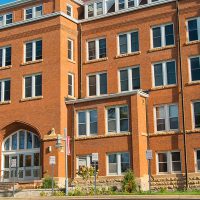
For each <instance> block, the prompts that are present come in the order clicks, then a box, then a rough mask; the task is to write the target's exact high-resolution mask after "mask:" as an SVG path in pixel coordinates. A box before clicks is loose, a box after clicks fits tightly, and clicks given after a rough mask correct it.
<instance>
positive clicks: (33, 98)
mask: <svg viewBox="0 0 200 200" xmlns="http://www.w3.org/2000/svg"><path fill="white" fill-rule="evenodd" d="M40 99H43V96H38V97H29V98H24V99H21V102H25V101H33V100H40Z"/></svg>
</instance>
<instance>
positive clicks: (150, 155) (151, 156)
mask: <svg viewBox="0 0 200 200" xmlns="http://www.w3.org/2000/svg"><path fill="white" fill-rule="evenodd" d="M146 159H147V160H152V159H153V153H152V150H147V151H146Z"/></svg>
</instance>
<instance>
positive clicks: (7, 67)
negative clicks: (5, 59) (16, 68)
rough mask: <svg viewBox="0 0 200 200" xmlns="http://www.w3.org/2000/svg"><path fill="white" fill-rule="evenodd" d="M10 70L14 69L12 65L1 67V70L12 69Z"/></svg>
mask: <svg viewBox="0 0 200 200" xmlns="http://www.w3.org/2000/svg"><path fill="white" fill-rule="evenodd" d="M10 68H12V65H8V66H4V67H0V70H5V69H10Z"/></svg>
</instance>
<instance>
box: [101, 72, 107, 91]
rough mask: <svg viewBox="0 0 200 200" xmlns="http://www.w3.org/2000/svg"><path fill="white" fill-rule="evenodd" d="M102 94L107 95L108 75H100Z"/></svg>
mask: <svg viewBox="0 0 200 200" xmlns="http://www.w3.org/2000/svg"><path fill="white" fill-rule="evenodd" d="M100 94H107V73H104V74H100Z"/></svg>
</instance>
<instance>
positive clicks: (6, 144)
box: [4, 138, 10, 150]
mask: <svg viewBox="0 0 200 200" xmlns="http://www.w3.org/2000/svg"><path fill="white" fill-rule="evenodd" d="M9 148H10V138H8V139H7V140H6V142H5V144H4V150H9Z"/></svg>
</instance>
